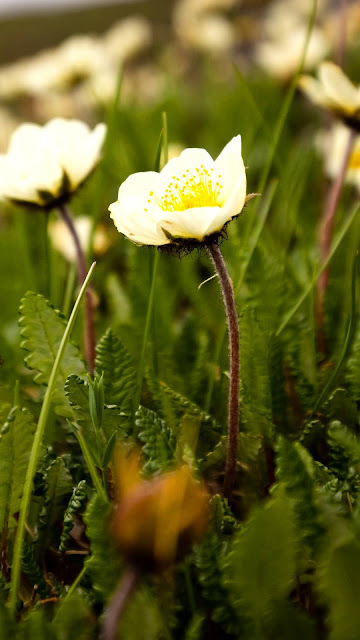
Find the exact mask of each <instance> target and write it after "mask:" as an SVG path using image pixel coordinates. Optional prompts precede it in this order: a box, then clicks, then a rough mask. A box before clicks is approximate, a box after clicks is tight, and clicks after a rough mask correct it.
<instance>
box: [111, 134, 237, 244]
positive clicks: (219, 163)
mask: <svg viewBox="0 0 360 640" xmlns="http://www.w3.org/2000/svg"><path fill="white" fill-rule="evenodd" d="M245 202H246V174H245V167H244V162H243V159H242V155H241V137H240V136H239V135H238V136H236V137H235V138H233V139H232V140H231V141H230V142H229V143H228V144H227V145H226V147H225V148H224V149H223V151H222V152H221V153H220V155H219V156H218V157H217V158H216V160H215V161H214V160H213V159H212V158H211V156H210V155H209V154H208V152H207V151H205V149H185V151H183V152H182V153H181V154H180V156H179V157H178V158H174V159H172V160H170V161H169V162H168V163H167V164H166V165H165V167H164V168H163V169H162V171H161V172H160V173H157V172H155V171H147V172H143V173H135V174H133V175H131V176H129V178H127V180H125V182H123V184H122V185H121V186H120V189H119V195H118V200H117V202H114V203H113V204H111V205H110V207H109V210H110V212H111V213H110V215H111V218H112V219H113V221H114V223H115V225H116V227H117V229H118V231H120V232H121V233H123V234H124V235H125V236H127V237H128V238H129V239H130V240H132V241H133V242H135V243H136V244H142V245H156V246H157V245H165V244H169V243H171V242H174V243H178V242H179V241H180V242H181V241H182V240H192V241H196V242H202V241H204V239H206V238H207V237H208V236H212V235H214V234H219V233H220V232H221V230H222V229H223V227H224V226H225V225H226V223H227V222H229V221H230V220H231V219H232V218H234V217H235V216H237V215H238V214H239V213H240V212H241V210H242V208H243V206H244V204H245Z"/></svg>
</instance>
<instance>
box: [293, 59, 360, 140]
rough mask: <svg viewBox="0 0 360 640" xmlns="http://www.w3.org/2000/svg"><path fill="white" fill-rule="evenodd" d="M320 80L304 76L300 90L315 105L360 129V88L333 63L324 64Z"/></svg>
mask: <svg viewBox="0 0 360 640" xmlns="http://www.w3.org/2000/svg"><path fill="white" fill-rule="evenodd" d="M318 77H319V79H318V80H316V79H315V78H312V77H311V76H302V77H301V78H300V80H299V85H300V88H301V89H302V90H303V91H304V93H305V94H306V95H307V96H308V98H310V100H312V102H314V103H315V104H318V105H320V106H321V107H325V108H326V109H329V110H330V111H333V112H334V113H335V114H336V115H338V116H340V117H341V118H342V119H343V120H344V121H345V122H346V124H348V125H350V126H352V127H354V128H356V129H359V127H360V87H356V86H355V85H354V84H353V83H352V82H351V81H350V80H349V78H348V77H347V76H346V75H345V73H344V72H343V71H342V69H340V67H338V66H337V65H336V64H334V63H333V62H323V63H322V64H321V65H320V67H319V71H318Z"/></svg>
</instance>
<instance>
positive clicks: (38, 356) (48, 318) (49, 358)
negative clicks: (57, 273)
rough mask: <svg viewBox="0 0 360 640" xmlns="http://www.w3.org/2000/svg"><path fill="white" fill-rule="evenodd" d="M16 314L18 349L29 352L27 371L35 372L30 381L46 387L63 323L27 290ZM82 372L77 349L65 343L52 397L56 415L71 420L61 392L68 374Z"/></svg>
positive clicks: (64, 325)
mask: <svg viewBox="0 0 360 640" xmlns="http://www.w3.org/2000/svg"><path fill="white" fill-rule="evenodd" d="M20 314H21V318H20V321H19V322H20V326H21V336H22V338H23V342H22V343H21V347H22V348H23V349H25V351H28V352H29V355H28V356H26V358H25V362H26V365H27V366H28V368H29V369H35V370H37V371H38V373H37V374H36V376H35V378H34V379H35V382H37V383H38V384H42V385H47V384H48V382H49V378H50V374H51V370H52V368H53V365H54V361H55V358H56V354H57V352H58V350H59V346H60V342H61V339H62V337H63V334H64V330H65V327H66V320H65V318H64V317H63V316H62V315H61V313H60V312H59V311H56V310H55V309H54V307H53V306H52V305H51V303H50V302H49V301H48V300H46V299H45V298H44V297H43V296H41V295H39V294H35V293H32V292H31V291H30V292H28V293H27V294H26V295H25V296H24V298H23V299H22V301H21V306H20ZM85 373H86V370H85V365H84V362H83V360H82V359H81V357H80V352H79V349H78V347H76V346H75V345H74V344H72V343H71V342H68V344H67V345H66V348H65V352H64V357H63V360H62V363H61V366H60V369H59V374H58V378H57V381H56V384H55V389H54V392H53V396H52V402H53V404H54V406H55V412H56V413H57V414H59V415H61V416H64V417H66V418H73V411H72V409H71V407H70V404H69V401H68V400H67V398H66V396H65V392H64V386H65V382H66V379H67V377H68V376H69V375H70V374H77V375H79V376H84V375H85Z"/></svg>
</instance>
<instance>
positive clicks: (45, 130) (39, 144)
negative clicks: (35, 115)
mask: <svg viewBox="0 0 360 640" xmlns="http://www.w3.org/2000/svg"><path fill="white" fill-rule="evenodd" d="M105 132H106V128H105V125H104V124H98V125H97V126H96V127H95V129H94V130H93V131H91V130H90V128H89V127H88V126H87V125H86V124H85V123H83V122H80V121H78V120H65V119H62V118H55V119H54V120H51V121H50V122H48V123H47V124H46V125H45V126H44V127H41V126H39V125H36V124H31V123H24V124H22V125H20V126H19V127H18V129H16V131H15V132H14V134H13V135H12V137H11V140H10V144H9V149H8V152H7V154H3V155H1V156H0V197H2V198H3V199H8V200H13V201H18V202H25V203H31V204H36V205H39V206H41V207H51V206H54V204H55V203H56V202H57V201H59V200H62V199H66V198H67V197H68V196H69V195H70V194H71V193H72V192H73V191H75V189H77V187H78V186H79V185H80V184H81V183H82V182H83V181H84V180H85V179H86V178H87V176H88V175H89V173H90V172H91V171H92V170H93V169H94V167H95V165H96V164H97V162H98V160H99V158H100V152H101V147H102V144H103V141H104V137H105Z"/></svg>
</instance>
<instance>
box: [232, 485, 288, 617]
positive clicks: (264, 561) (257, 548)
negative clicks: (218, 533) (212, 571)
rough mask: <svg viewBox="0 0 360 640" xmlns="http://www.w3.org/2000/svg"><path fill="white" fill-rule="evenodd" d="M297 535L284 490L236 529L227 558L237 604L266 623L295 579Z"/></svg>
mask: <svg viewBox="0 0 360 640" xmlns="http://www.w3.org/2000/svg"><path fill="white" fill-rule="evenodd" d="M295 571H296V535H295V529H294V522H293V516H292V513H291V509H290V508H289V501H288V499H287V498H286V497H285V495H284V494H283V493H282V492H280V491H279V492H277V493H276V495H275V497H274V498H273V499H272V500H270V501H269V502H267V503H266V504H264V505H262V506H261V507H257V508H256V509H255V510H254V511H253V513H252V515H251V517H250V519H249V521H248V523H247V525H246V528H245V529H244V530H243V531H241V532H240V533H237V534H236V535H235V537H234V539H233V541H232V544H231V547H230V553H229V555H228V556H227V558H226V577H227V584H228V587H229V588H230V589H231V598H232V601H233V603H234V606H240V608H244V610H245V611H247V613H248V615H249V616H250V617H251V618H252V620H253V622H254V624H255V627H256V628H259V625H263V624H264V622H265V620H266V618H267V617H268V616H269V615H271V613H272V611H273V610H274V608H275V609H276V607H277V606H278V604H279V603H285V602H286V600H287V598H288V596H289V594H290V592H291V590H292V588H293V586H294V583H295V575H296V574H295Z"/></svg>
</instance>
